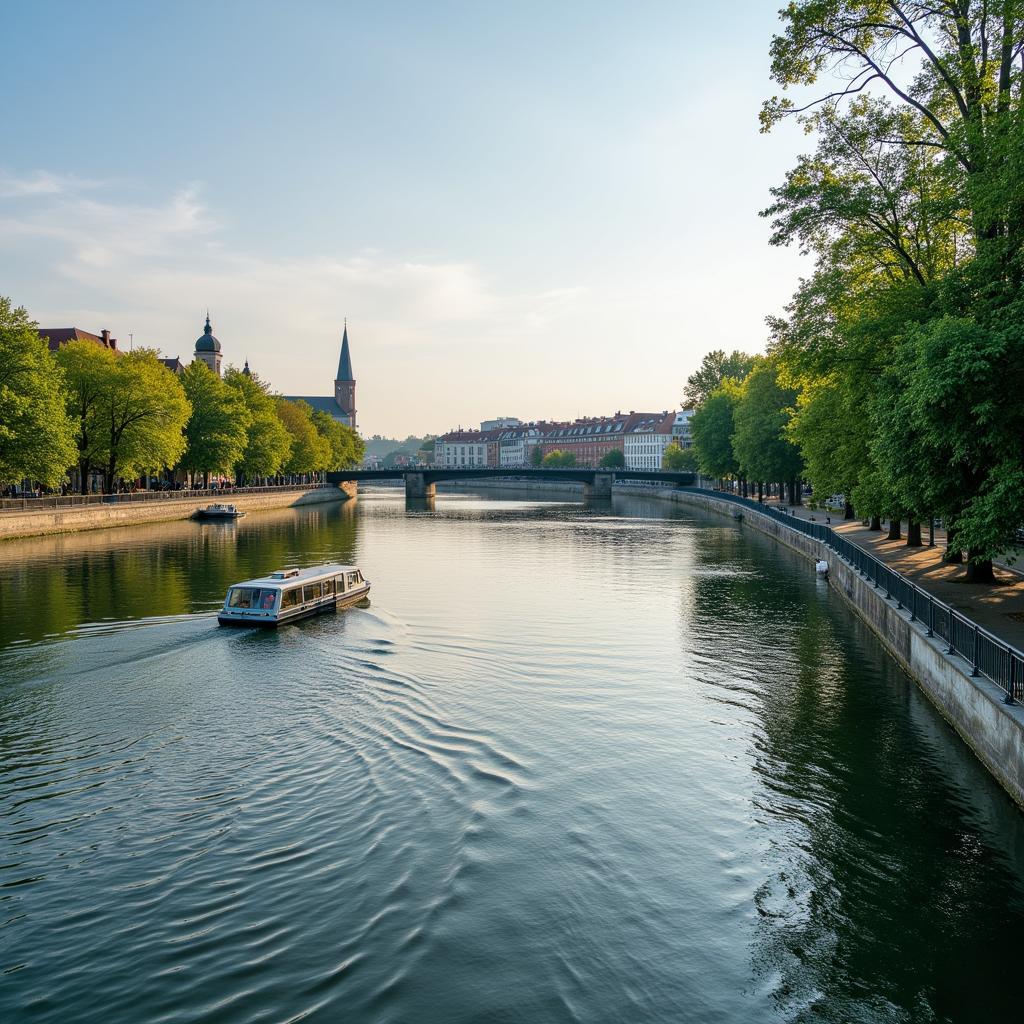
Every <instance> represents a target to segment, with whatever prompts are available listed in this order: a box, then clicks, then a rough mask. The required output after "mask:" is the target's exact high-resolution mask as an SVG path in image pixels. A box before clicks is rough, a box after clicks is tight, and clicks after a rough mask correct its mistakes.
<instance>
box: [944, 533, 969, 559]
mask: <svg viewBox="0 0 1024 1024" xmlns="http://www.w3.org/2000/svg"><path fill="white" fill-rule="evenodd" d="M942 560H943V561H944V562H948V563H949V564H950V565H960V564H961V563H962V562H963V560H964V553H963V551H961V549H960V545H959V544H957V542H956V530H955V529H953V527H951V526H948V527H946V553H945V554H944V555H943V556H942Z"/></svg>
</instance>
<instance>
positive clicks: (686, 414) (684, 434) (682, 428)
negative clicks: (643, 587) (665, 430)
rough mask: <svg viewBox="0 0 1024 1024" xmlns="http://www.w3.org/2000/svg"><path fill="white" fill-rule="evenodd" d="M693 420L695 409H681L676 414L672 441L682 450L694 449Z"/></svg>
mask: <svg viewBox="0 0 1024 1024" xmlns="http://www.w3.org/2000/svg"><path fill="white" fill-rule="evenodd" d="M692 419H693V409H681V410H680V411H679V412H677V413H676V418H675V422H673V424H672V440H673V441H675V442H676V443H677V444H678V445H679V447H680V448H692V447H693V431H692V429H691V427H690V421H691V420H692Z"/></svg>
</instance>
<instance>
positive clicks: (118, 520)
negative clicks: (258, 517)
mask: <svg viewBox="0 0 1024 1024" xmlns="http://www.w3.org/2000/svg"><path fill="white" fill-rule="evenodd" d="M356 491H357V485H356V484H354V483H348V484H343V485H342V486H341V487H318V488H314V489H312V490H310V489H307V488H303V487H300V486H296V487H294V488H287V489H280V490H274V491H270V492H266V493H262V494H239V493H237V492H236V493H232V494H229V495H223V496H221V499H223V500H229V501H230V502H232V504H234V505H237V506H238V508H239V509H241V510H242V511H243V512H262V511H265V510H267V509H276V508H288V507H290V506H293V505H311V504H319V503H322V502H337V501H347V500H348V499H349V498H354V497H355V496H356ZM216 500H220V499H218V497H217V496H216V495H214V494H211V495H210V496H209V497H207V498H196V497H190V498H161V499H160V500H153V501H145V502H143V501H139V502H131V501H128V502H112V503H110V504H101V505H84V506H74V507H70V508H39V509H30V510H26V511H15V512H3V513H0V541H3V540H13V539H15V538H17V537H45V536H48V535H50V534H59V533H77V532H79V531H81V530H103V529H108V528H111V527H116V526H134V525H138V524H140V523H158V522H166V521H171V520H176V519H190V518H191V517H192V515H193V514H194V513H195V511H196V509H197V508H201V507H202V506H204V505H207V504H209V503H210V502H212V501H216Z"/></svg>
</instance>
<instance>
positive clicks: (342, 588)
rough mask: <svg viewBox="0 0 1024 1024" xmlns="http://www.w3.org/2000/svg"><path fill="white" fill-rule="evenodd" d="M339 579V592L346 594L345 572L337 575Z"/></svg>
mask: <svg viewBox="0 0 1024 1024" xmlns="http://www.w3.org/2000/svg"><path fill="white" fill-rule="evenodd" d="M337 581H338V593H339V594H344V593H345V574H344V573H342V574H341V575H340V576H338V577H337Z"/></svg>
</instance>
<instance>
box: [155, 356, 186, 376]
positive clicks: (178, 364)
mask: <svg viewBox="0 0 1024 1024" xmlns="http://www.w3.org/2000/svg"><path fill="white" fill-rule="evenodd" d="M160 362H161V363H163V364H164V366H166V367H167V369H168V370H170V371H171V373H175V374H177V375H178V376H179V377H180V376H181V375H182V374H183V373H184V372H185V364H184V363H183V362H182V361H181V360H180V359H179V358H178V357H177V356H175V357H174V358H173V359H161V360H160Z"/></svg>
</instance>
